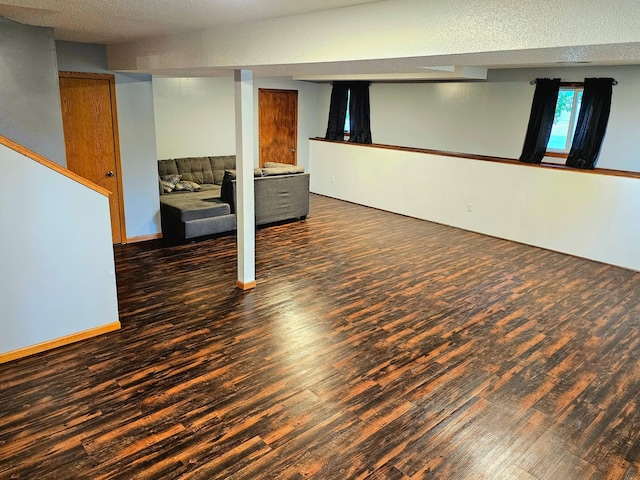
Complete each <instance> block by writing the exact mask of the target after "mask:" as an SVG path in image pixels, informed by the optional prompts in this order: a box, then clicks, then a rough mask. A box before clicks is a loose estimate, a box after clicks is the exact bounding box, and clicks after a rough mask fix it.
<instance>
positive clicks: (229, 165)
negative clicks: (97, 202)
mask: <svg viewBox="0 0 640 480" xmlns="http://www.w3.org/2000/svg"><path fill="white" fill-rule="evenodd" d="M158 175H159V186H160V215H161V221H162V235H163V238H164V239H165V240H167V241H169V242H179V241H184V240H188V239H192V238H196V237H202V236H205V235H215V234H218V233H223V232H229V231H233V230H235V229H236V215H235V198H236V186H235V156H217V157H194V158H176V159H169V160H158ZM254 177H255V178H254V192H255V215H256V218H255V220H256V225H258V226H261V225H267V224H271V223H277V222H283V221H286V220H297V219H304V218H306V217H307V215H308V214H309V174H308V173H304V169H303V168H302V167H296V166H292V165H283V164H269V163H267V164H265V168H263V169H255V171H254ZM223 184H224V185H223ZM222 194H224V199H223V198H221V195H222Z"/></svg>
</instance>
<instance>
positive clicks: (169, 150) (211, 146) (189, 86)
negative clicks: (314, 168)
mask: <svg viewBox="0 0 640 480" xmlns="http://www.w3.org/2000/svg"><path fill="white" fill-rule="evenodd" d="M260 88H272V89H283V90H297V91H298V164H299V165H304V166H305V167H306V168H308V166H309V162H308V158H309V142H308V141H307V139H308V138H309V137H313V136H316V131H317V128H318V126H317V113H316V109H317V106H318V85H316V84H314V83H309V82H299V81H294V80H291V79H287V78H254V89H255V92H254V125H255V132H256V137H255V142H254V145H255V151H254V158H255V162H254V164H255V165H256V166H257V165H258V163H259V162H258V148H259V145H258V89H260ZM153 102H154V110H155V117H156V139H157V151H158V158H159V159H161V158H181V157H190V156H193V157H197V156H213V155H234V154H235V148H236V147H235V104H234V87H233V78H231V77H225V78H164V77H154V78H153Z"/></svg>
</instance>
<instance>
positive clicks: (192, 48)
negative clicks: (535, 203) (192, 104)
mask: <svg viewBox="0 0 640 480" xmlns="http://www.w3.org/2000/svg"><path fill="white" fill-rule="evenodd" d="M584 1H585V0H538V1H537V2H522V1H521V0H483V1H482V2H479V1H478V0H0V17H6V18H9V19H11V20H15V21H18V22H20V23H24V24H27V25H36V26H44V27H52V28H53V29H54V32H55V37H56V39H58V40H68V41H75V42H87V43H99V44H107V45H109V47H108V56H109V59H108V60H109V67H110V68H111V69H113V70H117V71H129V72H144V73H152V74H156V75H168V76H226V75H229V74H230V72H232V71H233V70H234V69H238V68H246V69H251V70H253V71H254V74H255V75H256V76H290V77H295V78H299V79H308V80H316V81H327V80H330V79H339V78H343V79H347V78H352V79H362V78H368V79H372V80H378V81H384V80H393V79H398V80H408V81H409V80H435V81H442V80H461V79H467V80H480V79H483V78H486V75H487V70H488V69H489V70H490V69H502V68H529V67H558V66H575V65H583V64H589V65H629V64H635V65H637V64H640V33H638V32H640V30H638V28H637V25H638V24H640V2H639V0H617V3H616V8H615V9H614V8H611V7H610V6H609V5H607V4H606V3H604V2H598V1H597V0H589V3H590V8H589V9H584V8H578V7H582V6H583V5H582V2H584ZM576 12H579V14H577V13H576Z"/></svg>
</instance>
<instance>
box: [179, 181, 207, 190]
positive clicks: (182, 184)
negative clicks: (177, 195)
mask: <svg viewBox="0 0 640 480" xmlns="http://www.w3.org/2000/svg"><path fill="white" fill-rule="evenodd" d="M201 188H202V187H201V186H200V185H198V184H197V183H196V182H189V181H188V180H180V181H179V182H178V183H176V186H175V187H174V188H173V189H174V190H175V191H176V192H197V191H199V190H200V189H201Z"/></svg>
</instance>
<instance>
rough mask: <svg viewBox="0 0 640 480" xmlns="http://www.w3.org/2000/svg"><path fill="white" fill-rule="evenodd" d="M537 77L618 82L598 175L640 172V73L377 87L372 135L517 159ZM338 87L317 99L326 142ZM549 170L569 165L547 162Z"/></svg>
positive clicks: (557, 72) (531, 74)
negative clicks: (331, 104) (601, 170)
mask: <svg viewBox="0 0 640 480" xmlns="http://www.w3.org/2000/svg"><path fill="white" fill-rule="evenodd" d="M538 77H550V78H554V77H557V78H561V79H562V80H563V81H567V82H572V81H576V82H577V81H583V80H584V78H585V77H613V78H615V79H616V80H618V82H619V83H618V85H617V86H615V87H614V89H613V96H612V101H611V116H610V118H609V125H608V127H607V133H606V136H605V139H604V142H603V145H602V151H601V153H600V158H599V160H598V164H597V167H599V168H611V169H617V170H630V171H636V172H640V156H638V155H637V153H636V152H638V151H639V150H640V137H639V136H638V135H637V134H636V131H637V129H638V118H640V66H637V65H633V66H625V67H620V66H619V67H599V68H595V67H581V68H556V69H525V70H517V69H511V70H497V71H490V72H489V79H488V81H487V82H468V83H462V82H452V83H405V84H400V83H395V84H394V83H374V84H372V85H371V87H370V95H371V133H372V137H373V141H374V142H375V143H382V144H389V145H399V146H404V147H417V148H428V149H434V150H444V151H451V152H461V153H470V154H477V155H489V156H496V157H506V158H518V157H520V153H521V152H522V145H523V143H524V137H525V133H526V130H527V123H528V121H529V113H530V110H531V102H532V100H533V93H534V90H535V87H534V86H532V85H530V84H529V82H530V80H532V79H534V78H538ZM330 95H331V86H330V85H328V84H326V85H322V86H321V87H320V90H319V95H318V100H319V104H318V130H317V132H316V135H317V136H320V137H324V134H325V130H326V125H327V118H328V115H329V99H330ZM545 162H552V163H564V160H563V159H557V158H551V157H548V158H546V159H545Z"/></svg>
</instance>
